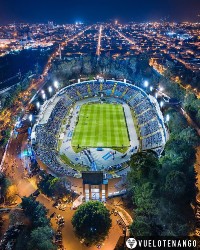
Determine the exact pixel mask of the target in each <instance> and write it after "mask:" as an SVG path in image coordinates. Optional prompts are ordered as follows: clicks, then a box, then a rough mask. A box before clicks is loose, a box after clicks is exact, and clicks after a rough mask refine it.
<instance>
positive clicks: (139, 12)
mask: <svg viewBox="0 0 200 250" xmlns="http://www.w3.org/2000/svg"><path fill="white" fill-rule="evenodd" d="M198 14H200V1H199V0H185V1H184V2H183V1H182V0H173V1H172V0H164V1H160V0H151V1H149V0H140V1H138V0H124V1H123V2H120V3H117V1H114V0H109V2H107V1H106V0H100V1H98V5H97V3H95V2H94V1H92V0H86V1H81V0H74V1H70V2H66V1H65V0H57V1H51V0H49V1H46V0H43V1H39V0H35V1H34V2H32V3H28V4H27V1H25V0H19V1H14V0H2V2H1V9H0V24H1V25H2V24H8V23H13V22H17V23H19V22H24V23H46V22H47V21H49V20H51V21H54V22H55V23H58V24H60V23H74V22H76V21H81V22H84V23H91V22H101V21H109V20H114V19H118V20H119V21H121V22H127V21H128V22H129V21H135V22H146V21H161V19H164V18H166V17H167V20H168V21H175V22H182V21H191V22H195V21H200V17H198Z"/></svg>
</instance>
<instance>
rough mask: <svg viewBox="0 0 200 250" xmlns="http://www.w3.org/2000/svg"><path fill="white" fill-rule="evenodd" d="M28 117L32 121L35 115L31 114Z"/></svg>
mask: <svg viewBox="0 0 200 250" xmlns="http://www.w3.org/2000/svg"><path fill="white" fill-rule="evenodd" d="M28 119H29V121H30V122H32V120H33V115H32V114H30V115H29V118H28Z"/></svg>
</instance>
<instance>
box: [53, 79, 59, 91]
mask: <svg viewBox="0 0 200 250" xmlns="http://www.w3.org/2000/svg"><path fill="white" fill-rule="evenodd" d="M53 85H54V87H55V88H56V89H58V81H55V82H54V84H53Z"/></svg>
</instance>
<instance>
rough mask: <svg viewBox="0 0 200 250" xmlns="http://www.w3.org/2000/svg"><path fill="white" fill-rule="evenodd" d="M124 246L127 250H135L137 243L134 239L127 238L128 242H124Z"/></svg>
mask: <svg viewBox="0 0 200 250" xmlns="http://www.w3.org/2000/svg"><path fill="white" fill-rule="evenodd" d="M126 246H127V247H128V248H129V249H133V248H136V246H137V241H136V239H134V238H128V240H127V241H126Z"/></svg>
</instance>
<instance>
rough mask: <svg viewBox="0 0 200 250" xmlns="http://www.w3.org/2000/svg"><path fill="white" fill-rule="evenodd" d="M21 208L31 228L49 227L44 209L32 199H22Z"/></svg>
mask: <svg viewBox="0 0 200 250" xmlns="http://www.w3.org/2000/svg"><path fill="white" fill-rule="evenodd" d="M21 207H22V209H23V210H24V213H25V215H26V216H28V217H29V218H30V220H31V222H32V223H33V227H41V226H47V225H49V219H47V217H46V216H47V210H46V208H45V207H44V206H43V205H42V204H41V203H39V202H38V201H36V200H35V199H34V198H32V197H23V198H22V203H21Z"/></svg>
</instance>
